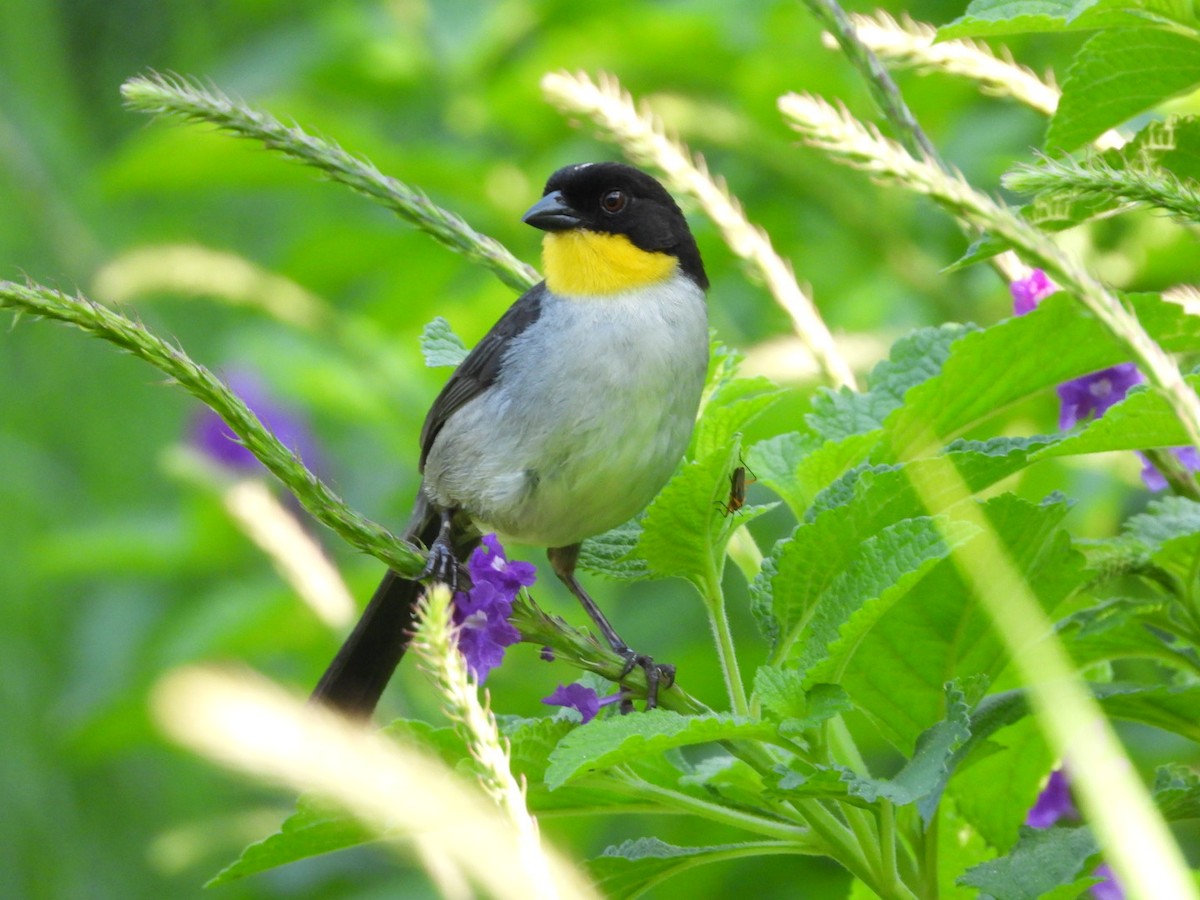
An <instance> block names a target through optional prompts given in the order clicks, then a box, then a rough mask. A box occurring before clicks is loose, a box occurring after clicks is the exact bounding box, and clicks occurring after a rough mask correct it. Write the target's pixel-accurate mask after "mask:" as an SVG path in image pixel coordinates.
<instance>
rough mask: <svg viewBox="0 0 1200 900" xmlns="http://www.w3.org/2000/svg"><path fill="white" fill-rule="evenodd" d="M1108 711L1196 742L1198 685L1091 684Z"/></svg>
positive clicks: (1199, 732)
mask: <svg viewBox="0 0 1200 900" xmlns="http://www.w3.org/2000/svg"><path fill="white" fill-rule="evenodd" d="M1092 688H1093V690H1094V691H1095V693H1096V695H1097V699H1098V700H1099V701H1100V706H1101V707H1103V709H1104V711H1105V712H1106V713H1108V715H1110V716H1113V717H1114V718H1117V719H1126V720H1128V721H1130V722H1141V723H1142V724H1143V725H1151V726H1153V727H1155V728H1161V729H1163V730H1164V731H1170V732H1173V733H1175V734H1178V735H1182V736H1183V737H1185V738H1187V739H1188V740H1190V741H1196V742H1198V743H1200V685H1189V686H1187V687H1170V686H1167V685H1154V686H1151V687H1144V686H1142V685H1128V684H1104V685H1092Z"/></svg>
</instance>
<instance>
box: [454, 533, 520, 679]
mask: <svg viewBox="0 0 1200 900" xmlns="http://www.w3.org/2000/svg"><path fill="white" fill-rule="evenodd" d="M467 571H468V572H469V573H470V575H471V589H470V590H469V591H465V592H463V591H460V592H459V593H457V594H455V595H454V615H453V619H454V623H455V624H456V625H458V627H459V630H458V649H459V652H460V653H462V655H463V658H464V659H465V660H466V662H467V668H468V669H470V670H471V673H472V674H473V675H474V676H475V678H476V679H477V680H478V681H479V682H480V683H481V684H482V683H483V682H484V681H485V680H486V679H487V676H488V673H489V672H491V671H492V669H494V668H496V667H497V666H498V665H500V663H501V661H502V660H503V659H504V650H505V648H507V647H511V646H512V645H513V644H516V643H518V642H519V641H520V640H521V632H519V631H517V629H516V628H515V627H514V626H513V625H512V624H511V623H510V622H509V621H508V617H509V616H511V615H512V606H513V601H514V600H515V599H516V597H517V592H518V591H520V590H521V588H522V587H528V586H529V585H531V584H533V582H534V580H535V579H536V578H537V570H536V569H535V568H534V566H533V565H531V564H530V563H524V562H509V561H508V558H507V557H506V556H505V555H504V548H503V547H502V546H501V545H500V541H499V539H497V537H496V536H495V535H494V534H489V535H487V536H486V537H485V538H484V539H483V542H482V543H481V544H480V546H478V547H476V548H475V549H474V550H473V551H472V552H471V557H470V559H468V560H467Z"/></svg>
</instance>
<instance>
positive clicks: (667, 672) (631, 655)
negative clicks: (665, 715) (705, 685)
mask: <svg viewBox="0 0 1200 900" xmlns="http://www.w3.org/2000/svg"><path fill="white" fill-rule="evenodd" d="M617 653H619V654H620V655H621V657H622V658H623V659H624V660H625V667H624V668H623V669H622V670H621V676H620V678H618V679H617V681H618V682H620V681H621V679H623V678H624V677H625V676H626V675H628V674H629V673H630V672H632V671H633V670H634V669H641V670H642V671H643V672H645V673H646V709H654V708H655V707H656V706H658V690H659V688H664V689H666V688H670V687H671V685H673V684H674V683H675V667H674V666H673V665H671V664H670V663H656V662H655V661H654V659H653V658H652V657H649V656H646V655H645V654H644V653H636V652H634V651H633V650H631V649H630V648H629V647H624V648H621V649H618V650H617ZM630 709H632V705H630V706H629V707H628V708H626V705H625V704H624V703H622V705H621V711H622V712H628V711H629V710H630Z"/></svg>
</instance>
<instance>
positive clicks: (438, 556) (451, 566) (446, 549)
mask: <svg viewBox="0 0 1200 900" xmlns="http://www.w3.org/2000/svg"><path fill="white" fill-rule="evenodd" d="M419 578H420V580H422V581H423V580H425V579H426V578H428V579H429V580H431V581H433V582H436V583H438V584H444V585H446V587H448V588H450V591H451V593H456V592H458V591H468V590H470V589H471V576H470V575H468V574H467V570H466V567H464V566H463V565H461V564H460V563H459V561H458V557H456V556H455V555H454V548H453V547H451V546H450V541H449V540H448V539H447V540H445V541H443V540H442V538H441V537H438V539H437V540H436V541H434V542H433V543H432V544H430V546H429V556H428V558H427V559H426V560H425V568H424V569H422V570H421V574H420V576H419Z"/></svg>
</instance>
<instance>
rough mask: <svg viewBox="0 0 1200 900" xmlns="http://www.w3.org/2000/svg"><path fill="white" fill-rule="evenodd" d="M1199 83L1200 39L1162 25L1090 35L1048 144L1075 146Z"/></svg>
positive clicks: (1070, 77) (1066, 80) (1070, 73)
mask: <svg viewBox="0 0 1200 900" xmlns="http://www.w3.org/2000/svg"><path fill="white" fill-rule="evenodd" d="M1197 83H1200V40H1197V39H1196V37H1195V36H1194V35H1188V34H1183V33H1180V32H1177V31H1169V30H1166V29H1161V28H1119V29H1112V30H1109V31H1101V32H1100V33H1098V34H1096V35H1094V36H1093V37H1091V38H1089V39H1088V40H1087V41H1086V42H1085V43H1084V45H1083V46H1082V47H1080V48H1079V50H1078V51H1077V52H1076V54H1075V58H1074V60H1073V61H1072V63H1071V66H1070V68H1069V69H1068V70H1067V74H1066V77H1065V78H1064V79H1063V83H1062V91H1063V94H1062V99H1061V100H1060V101H1059V104H1058V110H1057V111H1056V112H1055V114H1054V118H1053V119H1051V120H1050V126H1049V128H1048V129H1047V130H1046V143H1045V146H1046V149H1047V150H1049V151H1059V150H1063V151H1066V152H1071V151H1073V150H1076V149H1078V148H1079V147H1081V146H1083V145H1084V144H1086V143H1087V142H1089V141H1091V140H1093V139H1094V138H1097V137H1099V136H1100V135H1101V134H1103V133H1104V132H1105V131H1106V130H1108V129H1109V128H1113V127H1115V126H1117V125H1120V124H1122V123H1123V122H1126V121H1128V120H1129V119H1131V118H1133V117H1134V116H1136V115H1138V114H1139V113H1142V112H1145V111H1146V110H1148V109H1152V108H1153V107H1155V106H1157V105H1158V104H1159V103H1161V102H1162V101H1164V100H1167V99H1169V98H1171V97H1174V96H1176V95H1178V94H1182V93H1185V92H1187V91H1189V90H1192V89H1193V88H1194V87H1195V86H1196V84H1197Z"/></svg>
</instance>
